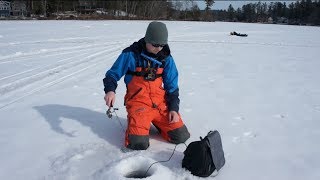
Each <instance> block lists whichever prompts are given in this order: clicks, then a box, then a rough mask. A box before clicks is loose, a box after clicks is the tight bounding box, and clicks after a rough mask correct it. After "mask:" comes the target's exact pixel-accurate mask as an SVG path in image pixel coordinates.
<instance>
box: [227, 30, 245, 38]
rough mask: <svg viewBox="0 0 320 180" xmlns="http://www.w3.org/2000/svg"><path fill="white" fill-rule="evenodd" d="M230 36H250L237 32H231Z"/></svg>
mask: <svg viewBox="0 0 320 180" xmlns="http://www.w3.org/2000/svg"><path fill="white" fill-rule="evenodd" d="M230 35H235V36H242V37H247V36H248V34H240V33H237V32H235V31H233V32H230Z"/></svg>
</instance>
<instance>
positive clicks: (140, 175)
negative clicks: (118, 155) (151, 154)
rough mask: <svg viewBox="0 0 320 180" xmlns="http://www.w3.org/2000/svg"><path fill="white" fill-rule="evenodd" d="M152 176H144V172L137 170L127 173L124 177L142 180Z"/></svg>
mask: <svg viewBox="0 0 320 180" xmlns="http://www.w3.org/2000/svg"><path fill="white" fill-rule="evenodd" d="M151 175H152V174H150V173H149V174H146V172H145V171H144V170H138V171H133V172H130V173H128V174H127V175H126V176H125V177H126V178H134V179H144V178H147V177H150V176H151Z"/></svg>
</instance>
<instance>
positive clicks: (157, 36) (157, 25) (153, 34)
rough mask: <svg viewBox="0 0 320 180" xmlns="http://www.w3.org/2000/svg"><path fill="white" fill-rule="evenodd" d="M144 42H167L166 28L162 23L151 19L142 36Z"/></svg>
mask: <svg viewBox="0 0 320 180" xmlns="http://www.w3.org/2000/svg"><path fill="white" fill-rule="evenodd" d="M144 40H145V41H146V43H151V44H168V30H167V27H166V25H165V24H164V23H162V22H158V21H152V22H151V23H150V24H149V26H148V28H147V31H146V35H145V36H144Z"/></svg>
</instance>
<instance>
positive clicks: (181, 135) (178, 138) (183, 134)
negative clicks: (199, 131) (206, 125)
mask: <svg viewBox="0 0 320 180" xmlns="http://www.w3.org/2000/svg"><path fill="white" fill-rule="evenodd" d="M168 136H169V141H170V142H172V143H174V144H179V143H184V142H186V141H187V140H188V139H189V138H190V133H189V131H188V129H187V127H186V126H185V125H183V126H182V127H180V128H177V129H174V130H171V131H168Z"/></svg>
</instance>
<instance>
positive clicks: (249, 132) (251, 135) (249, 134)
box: [243, 131, 257, 138]
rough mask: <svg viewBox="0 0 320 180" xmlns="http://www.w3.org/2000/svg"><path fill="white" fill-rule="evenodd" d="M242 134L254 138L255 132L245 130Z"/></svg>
mask: <svg viewBox="0 0 320 180" xmlns="http://www.w3.org/2000/svg"><path fill="white" fill-rule="evenodd" d="M243 136H244V137H248V138H255V137H257V134H255V133H253V132H252V131H247V132H244V133H243Z"/></svg>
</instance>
